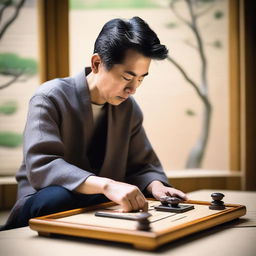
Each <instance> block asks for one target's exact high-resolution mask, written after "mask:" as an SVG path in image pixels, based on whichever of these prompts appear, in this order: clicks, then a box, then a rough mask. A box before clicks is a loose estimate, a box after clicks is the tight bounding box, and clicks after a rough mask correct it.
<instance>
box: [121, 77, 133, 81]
mask: <svg viewBox="0 0 256 256" xmlns="http://www.w3.org/2000/svg"><path fill="white" fill-rule="evenodd" d="M122 78H123V79H124V80H126V81H131V80H132V79H129V78H127V77H125V76H122Z"/></svg>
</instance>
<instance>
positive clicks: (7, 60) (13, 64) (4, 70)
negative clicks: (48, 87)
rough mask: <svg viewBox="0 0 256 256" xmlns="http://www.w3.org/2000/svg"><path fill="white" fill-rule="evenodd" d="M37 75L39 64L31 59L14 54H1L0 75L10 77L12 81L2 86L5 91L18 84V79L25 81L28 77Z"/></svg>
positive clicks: (0, 87) (0, 85)
mask: <svg viewBox="0 0 256 256" xmlns="http://www.w3.org/2000/svg"><path fill="white" fill-rule="evenodd" d="M36 73H37V63H36V61H35V60H33V59H30V58H22V57H20V56H18V55H16V54H14V53H2V54H0V75H2V76H8V77H10V80H9V81H8V82H6V83H4V84H0V89H4V88H6V87H8V86H10V85H11V84H12V83H14V82H16V81H17V80H18V79H22V81H25V79H27V78H28V77H30V76H32V75H34V74H36Z"/></svg>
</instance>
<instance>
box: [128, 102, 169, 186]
mask: <svg viewBox="0 0 256 256" xmlns="http://www.w3.org/2000/svg"><path fill="white" fill-rule="evenodd" d="M135 104H136V103H135ZM142 122H143V116H142V113H141V110H140V109H139V106H138V105H137V104H136V105H135V112H134V118H133V127H132V132H131V137H130V144H129V154H128V162H127V182H128V183H130V184H133V185H136V186H138V187H139V188H140V190H141V191H144V190H145V188H146V187H147V186H148V185H149V184H150V183H151V182H152V181H154V180H158V181H161V182H162V183H163V184H164V185H166V186H170V185H169V183H168V179H167V177H166V175H165V173H164V171H163V168H162V166H161V163H160V161H159V159H158V157H157V155H156V154H155V152H154V150H153V148H152V146H151V143H150V142H149V140H148V138H147V135H146V133H145V130H144V128H143V126H142Z"/></svg>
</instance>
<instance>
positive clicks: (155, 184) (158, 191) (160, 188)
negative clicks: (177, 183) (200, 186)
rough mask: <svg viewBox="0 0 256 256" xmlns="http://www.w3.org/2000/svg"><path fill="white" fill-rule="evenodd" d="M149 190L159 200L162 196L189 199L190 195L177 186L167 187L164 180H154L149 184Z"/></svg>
mask: <svg viewBox="0 0 256 256" xmlns="http://www.w3.org/2000/svg"><path fill="white" fill-rule="evenodd" d="M147 190H148V192H149V193H151V194H152V195H153V196H154V198H155V199H157V200H160V197H162V196H175V197H179V198H181V199H183V200H188V197H187V196H186V194H184V193H183V192H182V191H180V190H178V189H175V188H171V187H166V186H164V185H163V183H162V182H160V181H158V180H154V181H152V182H151V183H150V184H149V185H148V186H147Z"/></svg>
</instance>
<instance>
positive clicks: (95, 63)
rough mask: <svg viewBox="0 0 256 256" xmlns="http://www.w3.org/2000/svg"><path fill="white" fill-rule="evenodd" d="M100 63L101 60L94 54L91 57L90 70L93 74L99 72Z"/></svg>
mask: <svg viewBox="0 0 256 256" xmlns="http://www.w3.org/2000/svg"><path fill="white" fill-rule="evenodd" d="M101 63H102V61H101V58H100V56H99V54H98V53H94V54H93V55H92V57H91V68H92V72H93V73H95V74H96V73H98V72H99V67H100V64H101Z"/></svg>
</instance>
